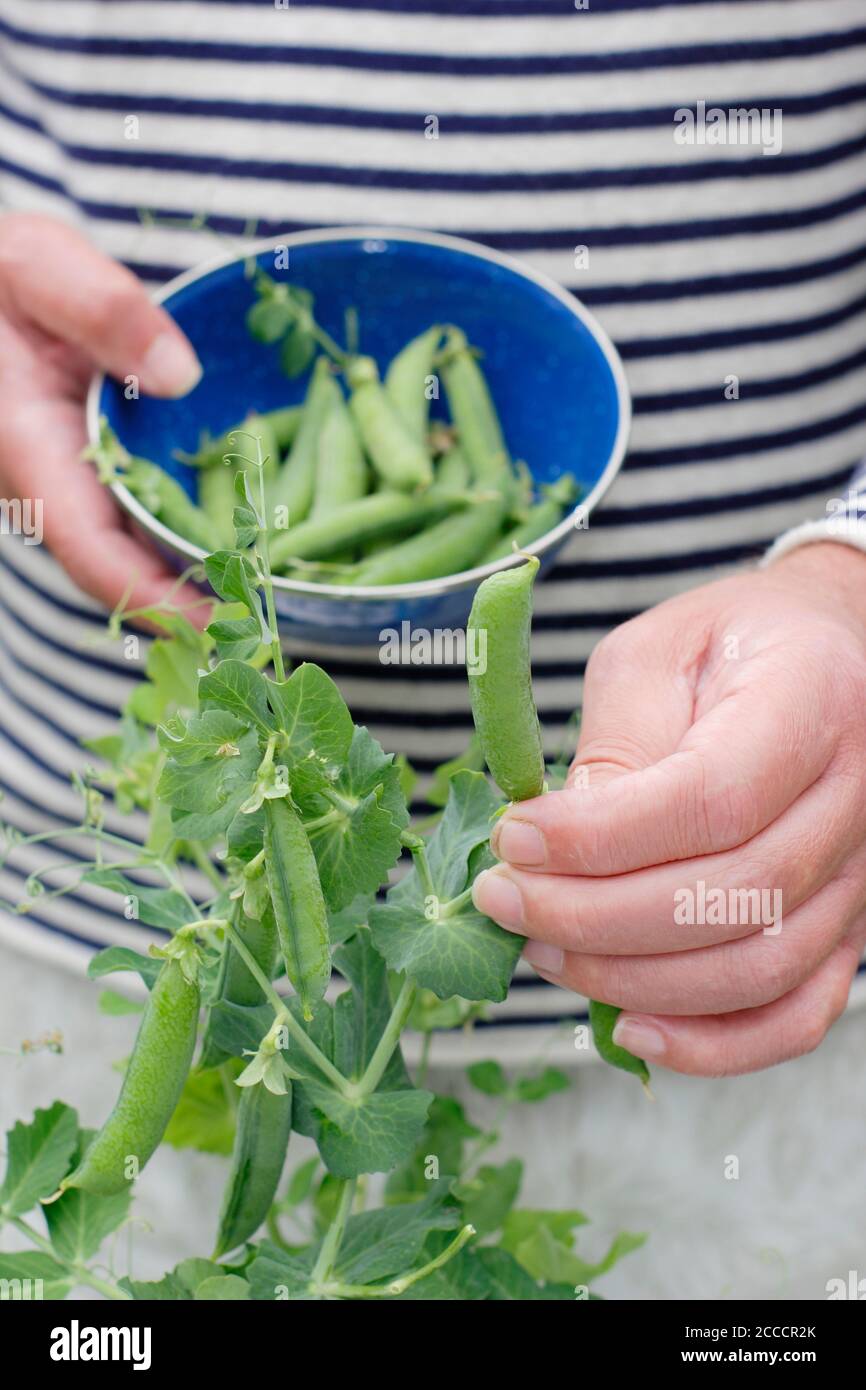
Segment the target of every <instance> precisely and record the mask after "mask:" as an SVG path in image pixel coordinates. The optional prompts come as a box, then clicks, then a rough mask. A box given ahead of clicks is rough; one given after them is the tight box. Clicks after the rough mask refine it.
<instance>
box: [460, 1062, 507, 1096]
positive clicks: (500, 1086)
mask: <svg viewBox="0 0 866 1390" xmlns="http://www.w3.org/2000/svg"><path fill="white" fill-rule="evenodd" d="M466 1075H467V1076H468V1077H469V1080H470V1081H471V1083H472V1085H473V1086H474V1087H475V1089H476V1091H482V1092H483V1093H484V1095H486V1096H503V1095H504V1094H505V1092H506V1091H507V1090H508V1080H507V1078H506V1076H505V1072H504V1071H503V1070H502V1068H501V1066H500V1065H499V1063H498V1062H474V1063H473V1064H472V1066H471V1067H467V1068H466Z"/></svg>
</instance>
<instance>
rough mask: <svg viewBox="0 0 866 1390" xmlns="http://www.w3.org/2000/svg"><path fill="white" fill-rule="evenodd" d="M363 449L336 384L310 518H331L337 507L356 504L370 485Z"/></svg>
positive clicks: (318, 452)
mask: <svg viewBox="0 0 866 1390" xmlns="http://www.w3.org/2000/svg"><path fill="white" fill-rule="evenodd" d="M369 481H370V480H369V472H368V469H367V460H366V459H365V458H364V450H363V449H362V448H361V441H360V439H359V438H358V433H357V430H356V429H355V424H354V421H353V419H352V416H351V413H350V411H349V407H348V406H347V405H346V402H345V401H344V399H343V393H342V392H341V390H340V388H339V386H338V385H337V383H336V381H335V382H334V397H333V399H332V401H331V405H330V407H329V409H328V413H327V415H326V417H325V421H324V424H323V425H322V429H321V432H320V434H319V439H318V445H317V449H316V483H315V495H314V498H313V510H312V513H311V516H313V517H322V516H330V514H331V512H333V511H334V510H335V509H336V508H337V507H344V506H346V504H347V503H349V502H357V501H358V499H359V498H361V497H363V496H364V494H365V493H366V491H367V487H368V485H369Z"/></svg>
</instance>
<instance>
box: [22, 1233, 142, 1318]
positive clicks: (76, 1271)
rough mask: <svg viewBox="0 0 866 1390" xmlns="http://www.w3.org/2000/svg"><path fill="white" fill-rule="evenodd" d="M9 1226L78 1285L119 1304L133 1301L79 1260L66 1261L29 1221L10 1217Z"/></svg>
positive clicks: (129, 1296) (128, 1295) (121, 1290)
mask: <svg viewBox="0 0 866 1390" xmlns="http://www.w3.org/2000/svg"><path fill="white" fill-rule="evenodd" d="M9 1225H10V1226H14V1227H15V1229H16V1231H20V1232H21V1234H22V1235H23V1236H26V1237H27V1239H28V1240H29V1241H32V1242H33V1244H34V1245H35V1246H36V1247H37V1249H39V1250H42V1251H44V1253H45V1254H46V1255H50V1256H51V1258H52V1260H56V1261H58V1262H59V1263H61V1264H63V1265H65V1267H66V1268H67V1269H68V1270H69V1272H70V1274H72V1275H74V1276H75V1281H76V1283H78V1284H84V1285H85V1286H86V1287H88V1288H91V1289H95V1290H96V1292H97V1293H101V1294H104V1295H105V1297H106V1298H113V1299H116V1300H117V1301H118V1302H122V1303H126V1302H129V1301H130V1300H131V1295H130V1294H128V1293H124V1291H123V1289H119V1288H118V1287H117V1285H116V1284H112V1283H110V1282H109V1280H107V1279H100V1277H99V1275H98V1274H94V1273H93V1272H92V1270H89V1269H88V1268H87V1266H86V1265H83V1264H80V1263H79V1261H78V1260H64V1259H63V1257H62V1256H61V1255H58V1254H57V1251H56V1250H55V1249H54V1246H53V1245H52V1244H51V1242H50V1241H49V1240H46V1239H45V1237H44V1236H41V1235H40V1234H39V1232H38V1231H34V1229H33V1227H32V1226H31V1225H30V1224H29V1223H28V1222H27V1221H22V1219H21V1217H20V1216H12V1217H9Z"/></svg>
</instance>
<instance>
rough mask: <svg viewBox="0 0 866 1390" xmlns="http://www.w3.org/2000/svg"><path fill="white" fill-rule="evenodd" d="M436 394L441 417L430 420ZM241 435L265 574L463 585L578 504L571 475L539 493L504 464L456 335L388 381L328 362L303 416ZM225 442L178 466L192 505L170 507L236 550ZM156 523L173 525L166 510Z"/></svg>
mask: <svg viewBox="0 0 866 1390" xmlns="http://www.w3.org/2000/svg"><path fill="white" fill-rule="evenodd" d="M440 383H441V384H442V386H444V392H445V396H446V398H447V403H448V408H449V413H450V418H449V419H448V420H440V419H431V417H430V399H431V397H433V398H438V392H439V384H440ZM236 429H237V430H241V431H245V432H246V433H245V435H244V438H245V440H249V439H250V437H251V436H253V435H254V436H256V437H257V439H258V442H259V443H260V445H261V458H263V459H264V460H265V463H264V484H265V495H266V501H267V516H268V518H269V526H270V528H271V529H270V537H269V549H270V564H271V568H272V571H273V572H274V573H275V574H283V575H290V576H293V577H295V578H300V579H305V580H307V581H312V582H317V583H327V584H337V585H365V586H367V585H369V586H374V587H378V586H382V585H392V584H409V583H414V582H417V581H419V580H425V579H437V578H440V577H442V576H445V575H452V574H459V573H461V572H462V571H464V570H467V569H472V568H474V567H475V566H477V565H482V564H487V563H489V562H491V561H494V560H498V559H502V558H503V557H505V556H508V555H510V554H512V553H514V552H515V551H520V550H522V549H524V548H525V547H526V546H527V545H530V544H531V543H532V542H533V541H535V540H538V539H539V538H540V537H541V536H543V535H545V534H546V533H547V532H548V531H550V530H551V529H552V528H553V527H554V526H555V525H556V524H557V522H558V521H560V520H561V518H562V516H563V514H564V513H565V510H566V509H567V508H568V507H569V506H571V505H573V503H574V501H575V500H576V498H577V496H578V494H579V489H578V487H577V485H576V483H575V480H574V478H573V477H572V475H571V474H565V475H563V476H562V477H561V478H559V479H558V480H557V482H556V483H554V484H552V485H550V486H547V487H542V488H541V489H540V490H539V491H538V492H536V490H535V487H534V483H533V479H532V476H531V474H530V472H529V470H528V468H527V467H526V465H525V464H523V463H520V462H518V463H515V462H514V461H513V460H512V459H511V456H510V454H509V451H508V447H507V445H506V442H505V439H504V436H503V432H502V427H501V424H500V421H499V417H498V415H497V411H496V407H495V405H494V402H493V399H492V396H491V393H490V390H489V388H488V385H487V382H486V380H485V377H484V373H483V371H482V368H481V365H480V363H479V360H478V353H477V352H476V350H475V349H474V348H473V347H471V346H470V344H469V343H468V341H467V338H466V335H465V334H464V333H463V332H462V330H461V329H460V328H457V327H455V326H448V327H442V326H440V325H438V324H434V325H433V326H432V327H430V328H428V329H427V330H426V331H425V332H423V333H421V334H419V335H418V336H417V337H416V338H413V339H412V340H411V341H410V342H408V343H407V344H406V346H405V347H404V348H402V350H401V351H400V352H398V353H397V355H396V356H395V357H394V358H393V360H392V361H391V363H390V364H389V366H388V368H387V371H386V372H385V375H384V379H383V378H382V377H381V376H380V372H379V368H378V366H377V364H376V362H375V361H374V359H373V358H372V357H367V356H361V355H358V354H352V355H350V354H346V355H345V356H344V358H343V359H342V361H340V362H338V363H334V362H333V361H332V360H331V359H330V358H329V357H328V356H327V355H325V354H323V355H321V356H319V357H317V358H316V360H315V362H314V364H313V367H312V370H311V373H310V379H309V384H308V386H307V390H306V395H305V399H304V401H303V404H302V405H299V406H289V407H286V408H284V409H280V410H275V411H271V412H269V413H266V414H261V415H255V414H254V415H250V416H248V417H247V419H246V420H245V421H243V422H242V423H241V424H239V425H238V426H237V427H236ZM232 439H233V431H228V432H227V433H226V434H225V435H223V436H221V437H220V438H218V439H214V440H206V441H204V442H203V444H202V446H201V448H200V449H199V451H198V452H197V453H196V454H194V455H192V456H185V458H186V461H187V462H189V463H192V464H193V465H194V466H195V467H196V468H197V469H198V470H199V471H198V505H197V506H196V504H195V503H193V502H191V501H190V499H188V498H184V500H183V501H182V500H181V499H179V498H178V499H175V500H176V501H177V507H172V509H171V511H172V517H173V522H174V526H173V529H176V530H177V531H179V533H180V534H181V535H184V536H186V537H187V538H188V539H189V540H192V541H194V542H195V543H196V544H207V543H208V542H209V548H210V549H212V550H217V549H223V548H232V547H233V546H234V544H235V536H234V529H233V524H232V513H233V509H234V506H235V505H236V503H237V496H236V494H235V489H234V477H235V473H236V471H237V468H238V466H242V464H241V465H239V464H238V452H237V444H236V442H235V443H234V444H232V442H231V441H232ZM225 464H229V465H230V466H228V467H227V466H225ZM231 465H233V466H231ZM163 476H165V475H163ZM168 482H169V483H171V480H170V479H169V480H168ZM160 486H163V487H164V485H163V484H161V485H160ZM175 486H176V485H175ZM177 491H178V492H180V491H181V489H180V488H179V487H178V488H177ZM157 500H158V501H159V499H157ZM145 504H146V505H147V503H145ZM157 514H159V513H157ZM160 519H161V520H164V521H166V524H169V525H171V524H172V522H171V521H170V520H169V517H168V515H166V509H165V507H163V513H162V515H161V516H160Z"/></svg>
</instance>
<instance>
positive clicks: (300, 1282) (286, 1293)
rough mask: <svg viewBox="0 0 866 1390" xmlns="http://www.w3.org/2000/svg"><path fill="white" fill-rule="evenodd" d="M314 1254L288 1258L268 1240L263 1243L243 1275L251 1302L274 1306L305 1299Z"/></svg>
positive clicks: (310, 1251)
mask: <svg viewBox="0 0 866 1390" xmlns="http://www.w3.org/2000/svg"><path fill="white" fill-rule="evenodd" d="M314 1260H315V1255H314V1254H313V1250H312V1249H310V1250H305V1251H304V1252H303V1253H302V1254H300V1255H290V1254H289V1253H288V1251H286V1250H282V1249H281V1248H280V1246H279V1245H274V1243H273V1242H272V1241H270V1240H263V1241H262V1243H261V1245H260V1246H259V1247H258V1253H257V1255H256V1258H255V1259H254V1260H253V1261H252V1262H251V1263H250V1264H249V1265H248V1266H247V1269H246V1276H247V1280H248V1282H249V1286H250V1293H251V1295H252V1297H253V1298H254V1299H257V1300H259V1301H261V1302H266V1303H273V1302H279V1301H282V1300H286V1301H289V1302H291V1301H293V1300H295V1299H306V1298H309V1297H310V1296H311V1295H310V1294H308V1292H307V1289H308V1285H309V1282H310V1275H311V1273H312V1271H313V1263H314Z"/></svg>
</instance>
